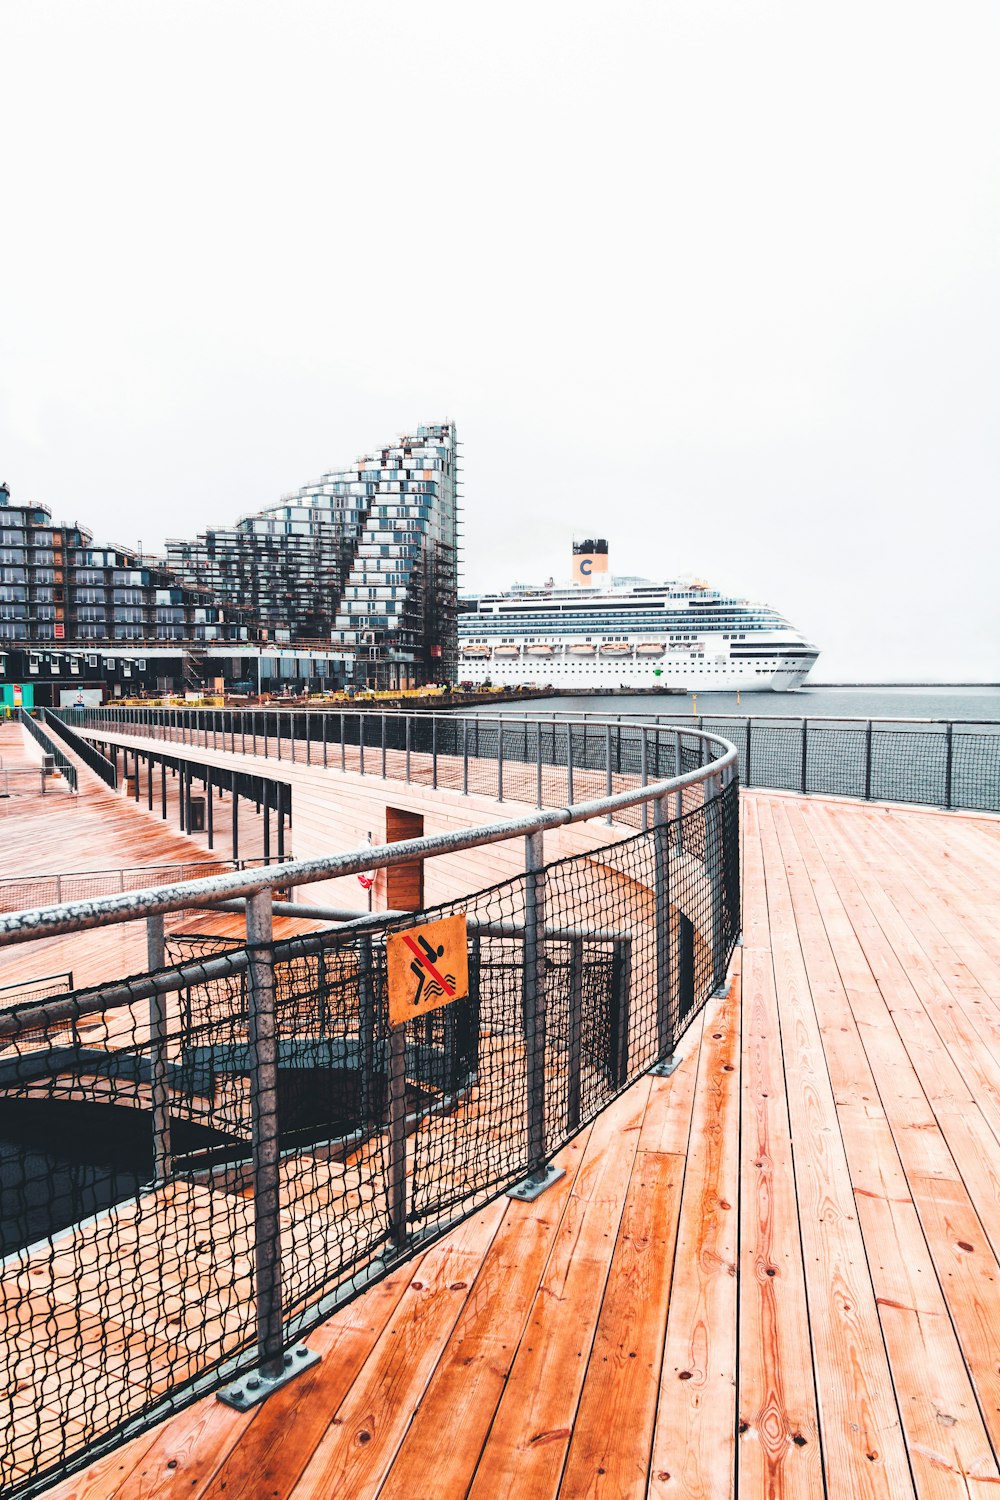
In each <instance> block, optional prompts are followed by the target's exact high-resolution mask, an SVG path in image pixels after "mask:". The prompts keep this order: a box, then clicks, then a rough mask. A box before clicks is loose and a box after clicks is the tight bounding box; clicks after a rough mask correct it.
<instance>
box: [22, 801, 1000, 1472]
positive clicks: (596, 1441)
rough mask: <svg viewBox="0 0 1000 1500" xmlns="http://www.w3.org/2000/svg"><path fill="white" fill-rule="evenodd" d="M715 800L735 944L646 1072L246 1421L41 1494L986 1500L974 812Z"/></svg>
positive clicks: (999, 1371)
mask: <svg viewBox="0 0 1000 1500" xmlns="http://www.w3.org/2000/svg"><path fill="white" fill-rule="evenodd" d="M743 809H744V819H743V863H744V887H743V888H744V931H745V938H744V947H743V949H742V951H741V953H740V954H739V956H738V957H739V962H738V963H737V964H736V965H734V971H733V975H732V982H731V985H730V988H729V990H728V993H727V994H725V995H724V996H723V997H720V998H719V999H718V1000H716V1001H714V1002H712V1005H711V1006H710V1008H709V1010H708V1011H707V1012H706V1013H705V1014H704V1015H703V1016H702V1017H701V1018H700V1019H699V1021H698V1023H697V1025H696V1026H694V1027H692V1028H691V1030H690V1031H689V1032H688V1034H687V1035H686V1037H685V1039H684V1045H683V1049H682V1051H683V1062H682V1063H681V1066H680V1067H679V1068H678V1069H677V1071H676V1072H675V1073H674V1074H673V1075H672V1076H671V1077H670V1078H655V1079H654V1078H648V1077H647V1078H645V1079H643V1080H642V1081H641V1082H640V1083H638V1084H636V1085H635V1086H634V1087H632V1088H631V1089H629V1090H628V1092H627V1093H625V1094H624V1095H623V1096H622V1097H621V1098H620V1099H619V1100H618V1101H617V1102H616V1103H615V1104H614V1105H613V1106H612V1107H611V1108H610V1109H608V1110H607V1111H606V1112H605V1113H604V1114H603V1115H602V1116H601V1117H599V1118H598V1119H597V1120H596V1121H595V1122H594V1124H593V1125H592V1126H591V1127H589V1129H587V1130H585V1131H584V1132H583V1133H582V1134H581V1135H580V1136H578V1137H577V1139H576V1140H575V1141H574V1142H572V1143H571V1144H570V1145H569V1146H568V1147H567V1148H566V1149H565V1150H564V1151H563V1152H562V1153H561V1156H560V1158H559V1160H560V1162H561V1164H562V1165H563V1166H564V1167H565V1168H566V1176H565V1177H564V1178H563V1179H562V1180H561V1181H560V1182H559V1183H558V1184H557V1185H556V1186H555V1187H553V1188H551V1189H550V1190H549V1191H548V1192H547V1193H546V1194H544V1195H543V1196H542V1197H541V1198H539V1199H538V1200H537V1201H536V1202H534V1203H530V1204H525V1203H519V1202H514V1201H512V1200H509V1199H507V1198H502V1199H499V1200H498V1201H497V1202H495V1203H494V1204H492V1205H491V1206H489V1207H488V1208H486V1209H484V1210H482V1211H481V1212H480V1213H478V1214H477V1215H476V1216H474V1217H473V1218H472V1219H470V1220H469V1221H468V1222H466V1223H465V1224H464V1225H462V1226H461V1227H460V1228H458V1229H457V1230H455V1231H453V1232H452V1233H451V1234H450V1235H449V1236H448V1237H447V1238H446V1239H445V1240H443V1241H442V1242H440V1243H438V1244H437V1245H435V1246H434V1247H432V1248H431V1249H429V1250H426V1251H425V1252H424V1253H422V1254H418V1255H415V1256H414V1257H413V1259H412V1260H411V1261H410V1262H408V1263H407V1264H405V1265H404V1266H403V1267H401V1268H400V1269H399V1270H398V1271H397V1272H396V1273H395V1274H393V1275H392V1276H390V1277H389V1278H388V1279H387V1280H385V1281H384V1282H382V1283H381V1284H379V1285H377V1286H375V1287H374V1288H372V1289H371V1290H369V1291H368V1292H367V1293H365V1294H364V1295H363V1296H361V1297H359V1298H358V1299H357V1300H355V1301H354V1302H353V1303H351V1304H349V1305H348V1306H346V1307H345V1308H343V1309H342V1310H341V1311H340V1312H339V1313H338V1314H337V1315H336V1316H334V1317H333V1318H332V1319H330V1320H329V1321H328V1322H327V1323H325V1324H324V1325H323V1326H322V1327H321V1328H320V1329H318V1330H317V1331H316V1332H315V1333H314V1334H313V1335H312V1336H311V1337H310V1338H309V1339H308V1342H309V1343H310V1345H312V1346H313V1347H314V1348H316V1349H317V1350H320V1351H321V1352H322V1355H323V1358H322V1362H321V1363H320V1364H319V1365H317V1366H315V1367H314V1368H313V1369H311V1370H310V1371H308V1372H307V1373H306V1374H304V1375H302V1376H300V1377H299V1378H298V1379H297V1380H296V1381H293V1382H292V1383H291V1384H290V1385H288V1386H287V1387H285V1388H284V1389H283V1390H282V1391H280V1392H279V1393H277V1394H276V1395H274V1396H272V1397H271V1398H270V1400H268V1401H267V1402H266V1403H264V1404H263V1405H262V1406H260V1407H258V1408H256V1409H255V1410H254V1411H253V1412H251V1413H248V1414H239V1413H237V1412H235V1411H232V1410H230V1409H229V1408H227V1407H225V1406H223V1405H221V1404H220V1403H219V1402H218V1401H216V1400H215V1399H214V1398H208V1399H205V1400H202V1401H200V1402H198V1403H197V1404H195V1405H193V1406H191V1407H190V1408H189V1409H188V1410H187V1411H185V1412H183V1413H181V1414H180V1415H178V1416H176V1417H174V1418H172V1419H171V1420H170V1421H168V1422H166V1423H164V1424H163V1425H161V1426H160V1427H158V1428H156V1429H154V1430H153V1431H151V1432H148V1433H146V1434H144V1435H143V1436H142V1437H140V1438H137V1439H135V1440H133V1442H132V1443H130V1444H129V1445H127V1446H124V1447H122V1448H121V1449H119V1450H118V1451H116V1452H115V1453H113V1454H112V1455H110V1456H109V1457H108V1458H106V1459H104V1460H102V1461H101V1462H99V1463H98V1464H96V1465H94V1466H92V1467H91V1468H90V1469H89V1470H87V1471H85V1472H84V1473H82V1474H79V1475H77V1476H75V1477H74V1478H73V1479H71V1480H69V1481H66V1482H65V1483H64V1484H62V1485H60V1486H57V1487H56V1488H55V1489H54V1490H52V1491H51V1492H50V1493H51V1494H52V1495H53V1496H57V1497H59V1500H68V1497H70V1496H73V1497H75V1500H110V1497H112V1496H114V1497H116V1500H139V1497H140V1496H141V1497H149V1496H157V1497H160V1496H178V1497H179V1496H181V1495H183V1496H185V1497H188V1500H197V1497H207V1496H213V1497H220V1500H221V1497H223V1496H225V1497H226V1500H234V1497H237V1496H243V1497H251V1496H252V1497H257V1496H261V1495H267V1496H269V1497H274V1500H280V1497H285V1496H294V1497H297V1500H304V1497H321V1496H322V1497H324V1500H325V1497H328V1496H330V1495H333V1494H336V1495H338V1496H351V1497H359V1500H360V1497H364V1500H368V1497H374V1496H378V1497H380V1500H389V1497H392V1500H397V1497H398V1500H420V1497H426V1500H432V1497H433V1500H440V1497H451V1496H459V1495H462V1496H464V1495H472V1496H475V1497H492V1496H496V1495H504V1494H511V1495H514V1496H531V1497H542V1496H549V1495H553V1496H554V1495H559V1494H561V1495H565V1496H578V1495H588V1496H608V1497H621V1496H639V1495H643V1494H647V1493H648V1494H652V1495H655V1496H658V1497H662V1500H669V1497H674V1496H685V1497H694V1496H699V1497H715V1496H718V1497H728V1496H733V1495H736V1494H737V1493H738V1494H739V1496H740V1497H741V1500H746V1497H747V1496H754V1497H757V1496H760V1497H765V1496H785V1497H798V1496H817V1497H820V1496H827V1497H838V1500H839V1497H843V1500H848V1497H850V1500H855V1497H858V1496H865V1497H875V1496H880V1497H885V1500H905V1497H907V1496H917V1495H918V1496H921V1497H925V1496H926V1497H938V1496H940V1497H946V1496H947V1497H950V1496H955V1497H958V1496H962V1497H966V1500H967V1497H969V1496H971V1495H979V1494H987V1493H994V1492H995V1487H997V1486H1000V1468H998V1454H1000V1358H998V1342H997V1341H998V1330H1000V1294H998V1287H1000V951H998V945H997V940H996V933H995V916H994V913H995V911H996V908H997V904H998V897H1000V820H997V819H990V818H984V817H976V816H971V815H963V814H943V813H936V812H930V811H922V810H916V809H898V808H887V807H878V806H872V805H864V804H852V803H847V802H836V801H833V800H825V799H822V798H817V797H813V798H809V799H803V798H798V797H794V796H791V795H788V794H782V793H766V792H759V791H754V792H749V793H744V794H743ZM124 812H125V809H124V807H123V808H122V814H123V815H124ZM130 816H132V817H133V818H134V817H135V816H136V813H135V811H134V810H130ZM145 822H146V826H148V828H149V831H150V834H151V835H152V834H153V833H154V832H156V831H157V830H156V824H155V823H154V822H152V821H151V820H145ZM185 842H186V841H185ZM187 847H188V848H190V844H187ZM96 936H97V935H95V937H96ZM54 941H55V940H54Z"/></svg>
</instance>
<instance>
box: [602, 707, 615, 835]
mask: <svg viewBox="0 0 1000 1500" xmlns="http://www.w3.org/2000/svg"><path fill="white" fill-rule="evenodd" d="M604 764H605V768H606V770H607V779H606V783H605V791H606V792H607V795H608V796H609V797H611V796H613V794H614V785H615V783H614V774H613V772H612V770H611V725H610V724H605V726H604ZM613 821H614V820H613V818H612V816H611V814H610V813H608V816H607V818H606V819H605V822H606V823H607V825H608V827H609V828H610V826H611V824H612V822H613Z"/></svg>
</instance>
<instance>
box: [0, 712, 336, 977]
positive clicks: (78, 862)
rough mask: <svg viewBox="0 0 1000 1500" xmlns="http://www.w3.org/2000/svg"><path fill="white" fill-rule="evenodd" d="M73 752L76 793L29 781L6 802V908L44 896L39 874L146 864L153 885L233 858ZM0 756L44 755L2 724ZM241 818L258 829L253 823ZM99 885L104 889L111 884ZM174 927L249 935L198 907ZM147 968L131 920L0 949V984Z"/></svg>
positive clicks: (1, 852)
mask: <svg viewBox="0 0 1000 1500" xmlns="http://www.w3.org/2000/svg"><path fill="white" fill-rule="evenodd" d="M68 753H69V756H70V759H71V760H72V761H73V762H74V764H75V765H76V766H77V770H78V776H79V786H80V790H79V793H78V794H77V795H76V796H74V795H73V794H72V793H71V792H69V791H68V790H67V788H66V785H65V782H58V783H55V784H53V783H51V782H50V783H49V787H50V789H49V791H48V792H47V793H46V795H45V796H41V795H40V794H39V792H38V790H37V787H36V783H35V782H34V781H32V793H31V795H28V794H27V793H23V794H20V795H16V796H15V795H12V796H11V797H10V798H9V799H4V800H0V909H2V910H5V911H10V910H16V909H18V908H19V907H22V906H30V905H34V904H37V902H38V896H37V894H35V888H34V887H33V885H32V884H31V882H30V877H31V876H33V875H41V874H63V875H65V874H69V873H72V872H75V871H84V870H103V871H107V870H111V871H114V870H120V869H124V870H131V869H135V868H137V867H142V868H150V876H149V880H148V884H150V885H155V884H157V883H158V882H159V881H160V880H162V879H163V878H164V876H163V874H162V873H161V874H159V875H158V874H157V873H156V871H155V867H156V866H158V865H159V866H169V867H171V868H170V869H169V870H168V871H166V872H165V873H166V874H168V876H169V878H171V879H174V878H179V877H178V876H176V874H175V872H176V870H177V867H178V866H183V867H184V873H185V875H186V876H187V877H188V878H193V875H194V873H195V867H196V866H197V865H198V864H200V863H204V862H206V861H215V862H217V861H219V860H220V859H222V860H225V859H226V855H227V851H226V849H225V848H223V849H222V850H219V849H216V851H215V853H214V854H212V853H209V851H208V847H207V841H206V839H205V836H204V834H193V835H190V836H186V835H184V834H181V833H178V832H176V830H175V828H174V827H171V825H170V824H169V823H163V822H161V820H160V818H159V817H158V816H157V813H155V812H154V813H150V812H148V811H147V809H146V805H145V802H140V803H135V802H132V801H130V799H129V798H127V797H126V796H125V795H124V793H123V792H120V791H119V792H114V791H112V790H111V789H110V788H109V787H108V786H106V785H105V784H104V782H103V781H101V780H100V778H99V777H97V776H96V775H95V774H94V772H93V771H91V770H90V769H89V767H87V766H86V765H85V764H84V763H83V761H81V760H78V759H77V757H76V756H74V755H73V754H72V752H68ZM0 760H2V763H3V765H4V766H8V767H15V768H17V769H18V770H20V769H21V768H22V767H31V766H40V764H41V751H40V750H39V749H38V747H37V745H36V744H35V741H34V740H32V739H30V738H29V736H28V734H27V732H26V731H25V730H23V729H22V728H21V726H20V724H15V723H7V724H0ZM244 821H245V823H246V824H248V825H250V826H251V827H252V826H253V824H254V822H255V821H256V820H254V819H253V818H245V820H244ZM259 849H260V839H259V837H258V838H257V840H256V842H255V843H253V844H252V845H251V846H250V847H248V848H247V849H246V851H245V852H246V854H247V856H250V855H253V854H257V853H259ZM205 867H206V873H208V874H214V873H215V870H216V869H217V868H218V866H217V864H216V863H207V864H206V866H205ZM21 880H24V881H26V887H25V895H24V897H23V898H22V899H15V897H16V886H15V885H14V884H13V882H16V881H21ZM97 889H98V890H99V891H102V892H103V891H104V889H105V885H104V884H103V883H102V884H100V885H99V886H98V887H97ZM74 890H76V891H79V884H78V883H74ZM46 899H54V898H52V897H49V898H46ZM313 925H314V924H313ZM172 926H173V927H182V928H183V929H184V930H185V931H188V932H194V931H201V932H207V931H211V932H239V931H242V926H241V919H240V918H238V917H225V916H222V915H215V916H199V915H197V914H196V913H192V912H188V913H182V914H181V915H180V916H178V917H177V918H171V919H170V920H169V921H168V924H167V927H168V931H169V930H170V928H171V927H172ZM275 930H276V931H277V932H278V933H280V934H281V935H284V936H287V935H289V934H291V933H292V932H296V931H300V930H301V924H299V923H287V922H286V923H284V924H282V923H280V922H279V923H278V924H277V925H276V928H275ZM145 966H146V932H145V924H144V923H143V922H137V923H135V922H130V923H125V924H123V925H121V926H118V927H105V928H99V929H97V930H96V931H93V932H83V933H76V934H74V935H72V936H70V937H64V938H47V939H45V940H43V941H41V942H35V943H26V944H24V945H22V946H20V947H11V948H3V949H0V988H3V987H5V986H7V985H13V984H15V983H16V984H21V983H24V982H26V981H28V980H30V979H33V978H36V977H39V976H41V975H46V974H55V973H63V972H65V971H67V970H72V972H73V979H74V983H75V984H76V985H77V986H83V985H88V984H99V983H102V982H104V981H107V980H110V979H116V978H120V977H121V976H122V975H123V974H134V973H136V972H138V971H139V970H142V969H144V968H145Z"/></svg>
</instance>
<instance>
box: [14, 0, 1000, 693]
mask: <svg viewBox="0 0 1000 1500" xmlns="http://www.w3.org/2000/svg"><path fill="white" fill-rule="evenodd" d="M0 68H2V74H0V77H2V96H0V97H2V107H3V125H2V132H0V153H2V183H3V193H2V202H3V208H4V224H3V231H2V240H0V270H2V277H0V478H6V479H7V480H8V482H9V483H10V486H11V489H12V491H13V493H14V496H15V498H16V499H19V500H21V499H30V500H35V501H38V502H41V503H44V504H46V505H49V506H50V507H51V508H52V510H53V511H54V512H55V513H56V514H57V515H58V516H59V517H60V518H63V519H66V520H79V521H80V522H81V523H82V524H85V525H87V526H89V527H90V528H91V529H92V530H93V531H94V532H95V534H96V535H97V536H98V537H99V538H100V539H102V540H104V539H107V540H112V539H113V540H119V541H122V542H127V543H133V544H134V543H135V542H136V541H137V540H140V539H141V540H142V542H143V544H144V546H145V547H146V548H147V549H149V548H151V547H157V546H159V545H160V544H161V543H162V541H163V539H164V537H165V536H167V535H170V536H180V535H185V534H190V533H192V532H194V531H195V530H197V529H199V528H203V527H204V526H205V525H206V524H210V523H216V524H226V523H229V522H232V521H233V520H234V519H235V518H236V517H237V516H238V515H239V514H241V513H243V512H245V511H247V510H252V509H256V508H257V507H259V506H262V505H266V504H268V503H270V502H272V501H274V500H275V499H277V498H278V496H279V495H280V494H282V493H284V492H287V491H289V490H293V489H296V488H297V487H298V486H299V485H300V484H304V483H306V482H308V481H310V480H312V479H315V478H317V477H318V476H319V475H320V474H321V473H322V472H323V471H324V470H325V469H328V468H335V467H340V466H343V465H346V464H348V463H349V462H350V461H351V460H352V459H353V458H354V457H355V456H356V455H357V454H358V453H360V452H363V451H365V450H366V449H369V448H371V447H374V446H376V445H377V444H380V443H382V442H384V441H385V440H387V439H389V438H392V437H393V436H394V435H395V434H397V433H398V432H400V431H403V430H407V429H410V428H412V427H414V426H415V425H416V424H418V423H419V422H422V421H423V422H427V421H439V420H442V419H443V418H446V417H450V418H454V420H455V421H456V422H457V423H458V425H459V435H460V437H461V438H462V440H463V443H464V445H465V464H466V469H465V481H466V488H465V508H466V517H465V519H466V570H465V583H466V586H467V587H469V588H472V589H475V588H484V587H501V586H507V585H508V584H509V583H510V582H512V581H513V580H514V579H515V578H518V579H529V580H530V579H539V580H540V579H544V578H545V577H546V576H547V575H548V574H550V573H553V574H555V575H556V577H557V578H559V579H561V578H562V577H564V576H565V575H566V573H567V571H568V556H569V546H570V540H571V537H572V535H573V533H574V531H576V532H588V531H596V532H597V533H598V534H601V535H606V536H607V537H608V539H609V542H610V545H611V562H612V568H613V570H614V571H616V572H620V573H629V572H636V573H642V574H645V575H647V576H651V577H654V578H657V579H659V578H663V577H669V576H673V575H674V574H675V573H677V572H680V571H685V570H687V571H691V572H694V573H696V574H698V575H700V576H702V577H704V578H707V579H709V580H710V581H711V582H713V583H716V584H719V585H722V586H725V587H727V588H735V589H738V590H740V591H741V592H746V593H749V594H750V595H751V597H757V598H762V599H765V600H766V601H767V602H769V603H771V604H773V605H774V606H775V607H776V608H778V609H779V610H781V611H782V612H783V613H785V614H786V615H787V616H788V617H789V618H790V619H791V620H792V621H793V622H794V623H795V624H797V625H798V626H799V627H800V628H801V629H803V630H804V631H806V632H807V634H808V635H810V636H811V637H812V639H813V640H814V641H815V642H816V643H817V644H818V645H819V646H821V647H822V648H823V656H822V658H821V661H820V664H819V668H818V670H817V672H816V676H817V678H818V679H821V680H828V681H829V680H846V679H850V678H854V677H857V678H860V679H864V678H867V679H869V680H886V679H891V678H893V677H896V676H898V677H901V678H910V679H955V680H976V679H980V680H992V681H996V680H998V679H1000V608H998V602H997V601H998V596H1000V585H998V573H1000V531H998V524H997V509H998V507H997V498H996V491H997V482H996V481H997V470H998V457H1000V415H998V411H1000V401H998V396H1000V354H998V351H1000V337H998V335H1000V277H998V228H1000V175H998V159H1000V88H998V86H997V77H998V72H1000V9H998V7H997V6H996V4H995V0H983V3H976V0H949V3H947V4H945V3H943V0H942V3H937V4H926V3H921V0H906V3H903V0H899V3H892V4H889V3H884V0H861V3H854V0H847V3H838V4H836V5H819V4H815V3H809V0H806V3H803V0H795V3H792V0H738V3H728V0H725V3H723V0H682V3H674V0H645V3H635V0H618V3H615V4H611V3H605V4H595V3H591V0H573V3H564V0H548V3H546V0H531V3H523V0H505V4H504V5H502V6H496V7H484V6H479V5H476V4H474V3H470V0H455V3H445V0H425V3H421V4H415V3H413V0H369V3H353V4H347V3H340V4H337V3H333V0H315V3H314V0H282V3H275V4H263V3H260V0H233V3H229V0H169V3H167V0H163V3H155V4H154V3H150V0H118V3H111V0H83V3H81V0H20V3H12V0H0Z"/></svg>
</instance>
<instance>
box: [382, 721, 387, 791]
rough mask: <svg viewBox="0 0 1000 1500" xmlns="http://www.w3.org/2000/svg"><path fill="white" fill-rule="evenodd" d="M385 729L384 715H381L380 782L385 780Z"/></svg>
mask: <svg viewBox="0 0 1000 1500" xmlns="http://www.w3.org/2000/svg"><path fill="white" fill-rule="evenodd" d="M385 729H386V726H385V714H383V715H382V780H383V781H385V779H386V758H385Z"/></svg>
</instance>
